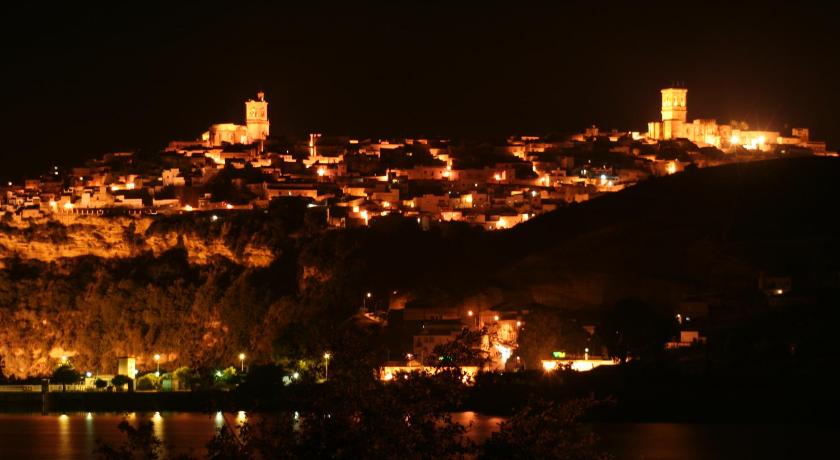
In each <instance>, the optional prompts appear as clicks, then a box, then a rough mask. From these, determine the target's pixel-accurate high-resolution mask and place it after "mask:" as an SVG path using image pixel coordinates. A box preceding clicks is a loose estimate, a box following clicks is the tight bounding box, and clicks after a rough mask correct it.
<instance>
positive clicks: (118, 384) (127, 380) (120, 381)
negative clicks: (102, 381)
mask: <svg viewBox="0 0 840 460" xmlns="http://www.w3.org/2000/svg"><path fill="white" fill-rule="evenodd" d="M133 382H134V380H132V379H131V377H129V376H127V375H122V374H117V375H115V376H114V378H112V379H111V385H114V387H115V388H117V389H119V390H121V389H122V388H123V387H124V386H125V385H130V384H132V383H133Z"/></svg>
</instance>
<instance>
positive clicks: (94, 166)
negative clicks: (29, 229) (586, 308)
mask: <svg viewBox="0 0 840 460" xmlns="http://www.w3.org/2000/svg"><path fill="white" fill-rule="evenodd" d="M686 97H687V90H686V89H684V88H666V89H663V90H662V121H655V122H651V123H649V125H648V132H647V133H644V134H642V133H639V132H632V131H629V132H618V131H610V132H603V131H601V130H599V129H598V128H596V127H592V128H588V129H587V130H585V132H583V133H578V134H573V135H570V136H545V137H543V136H518V137H511V138H508V139H507V140H506V141H505V142H502V143H496V144H481V145H473V146H468V145H465V144H453V143H452V142H450V141H449V140H446V139H422V138H421V139H411V138H402V139H355V138H351V137H327V136H322V135H321V134H311V135H309V136H308V138H306V139H303V140H301V141H297V142H296V141H287V140H282V139H272V138H270V137H269V129H270V122H269V119H268V102H267V101H266V99H265V95H264V94H263V93H262V92H260V93H258V95H257V98H256V99H254V100H248V101H246V102H245V124H243V125H240V124H235V123H222V124H215V125H212V126H211V127H210V128H209V129H208V130H207V131H206V132H205V133H203V134H202V135H201V136H200V137H198V138H197V139H195V140H189V141H173V142H171V143H170V145H169V146H168V148H167V149H166V151H165V152H163V153H162V154H161V155H160V158H159V159H158V160H159V161H158V164H157V165H156V166H154V167H150V166H149V165H148V159H141V158H137V157H136V155H135V154H134V153H131V152H124V153H112V154H108V155H105V156H104V157H103V158H101V159H99V160H95V161H91V162H89V163H88V164H87V165H86V166H83V167H77V168H72V169H71V170H69V171H61V170H59V168H58V167H55V169H54V170H53V171H50V173H49V174H46V175H44V176H42V177H40V178H38V179H32V180H26V181H25V182H24V183H22V184H20V183H9V184H6V185H5V186H4V187H2V196H0V214H3V215H11V216H13V217H14V218H17V219H26V218H37V217H44V216H50V215H59V216H60V215H67V214H96V215H109V214H116V213H119V214H129V215H132V214H134V215H141V214H156V213H162V214H167V213H184V212H195V211H214V212H215V211H225V210H241V209H253V208H261V207H266V206H268V203H269V202H270V201H271V200H272V199H275V198H278V197H303V198H305V199H307V200H309V201H310V205H311V206H318V207H323V208H324V209H325V210H326V215H327V221H328V224H329V225H330V226H333V227H346V226H358V225H367V224H368V223H369V222H370V220H371V219H374V218H376V217H380V216H386V215H389V214H392V213H398V214H401V215H404V216H407V217H411V218H416V219H417V221H418V222H419V223H420V224H421V225H423V226H424V227H426V226H429V225H433V224H434V223H436V222H441V221H463V222H467V223H470V224H473V225H477V226H482V227H484V228H486V229H489V230H495V229H505V228H510V227H512V226H514V225H517V224H519V223H521V222H524V221H527V220H528V219H531V218H533V217H534V216H536V215H539V214H542V213H545V212H548V211H551V210H553V209H556V208H557V207H560V206H564V205H565V204H567V203H574V202H581V201H586V200H588V199H591V198H593V197H595V196H598V195H600V194H603V193H608V192H612V191H618V190H621V189H622V188H624V187H627V186H629V185H632V184H635V183H636V182H638V181H640V180H643V179H645V178H647V177H649V176H652V175H664V174H671V173H675V172H678V171H680V170H682V169H684V168H685V167H687V166H689V165H692V164H693V165H695V166H698V167H704V166H711V165H716V164H721V163H726V162H733V161H750V160H753V159H759V158H767V157H768V156H772V155H780V154H785V153H786V151H785V150H784V149H782V150H779V148H780V147H785V146H789V147H795V148H797V149H800V150H799V151H807V152H809V153H814V154H829V153H830V152H826V148H825V143H820V142H814V141H811V140H810V139H809V132H808V129H807V128H797V129H794V130H793V132H792V135H791V136H782V135H780V134H779V133H778V132H773V131H756V130H750V129H748V127H747V126H746V125H745V124H743V123H732V124H728V125H718V124H717V123H716V122H715V121H714V120H694V121H693V122H688V121H687V104H686ZM666 142H672V143H677V144H679V145H680V149H681V152H683V153H684V154H681V155H678V156H674V155H673V154H672V153H667V152H666V150H667V149H664V148H662V145H663V143H666ZM703 147H716V148H720V149H722V153H723V152H726V153H725V155H723V157H708V156H706V155H704V154H703V153H702V148H703ZM219 181H227V182H228V183H229V184H230V187H233V188H234V189H236V190H238V191H239V193H235V194H233V196H221V195H220V194H219V192H218V189H219V187H214V186H213V185H214V184H217V183H218V182H219Z"/></svg>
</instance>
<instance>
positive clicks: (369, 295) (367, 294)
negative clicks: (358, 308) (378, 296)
mask: <svg viewBox="0 0 840 460" xmlns="http://www.w3.org/2000/svg"><path fill="white" fill-rule="evenodd" d="M370 297H371V293H370V291H368V292H366V293H365V295H363V296H362V310H364V311H365V313H367V301H368V299H369V298H370Z"/></svg>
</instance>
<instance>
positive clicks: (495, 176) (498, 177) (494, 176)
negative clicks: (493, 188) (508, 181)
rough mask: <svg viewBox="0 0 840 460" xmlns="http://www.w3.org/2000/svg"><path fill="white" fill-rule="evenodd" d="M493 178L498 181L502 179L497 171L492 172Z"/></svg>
mask: <svg viewBox="0 0 840 460" xmlns="http://www.w3.org/2000/svg"><path fill="white" fill-rule="evenodd" d="M493 179H494V180H495V181H496V182H498V181H500V180H502V175H501V174H499V173H496V174H493Z"/></svg>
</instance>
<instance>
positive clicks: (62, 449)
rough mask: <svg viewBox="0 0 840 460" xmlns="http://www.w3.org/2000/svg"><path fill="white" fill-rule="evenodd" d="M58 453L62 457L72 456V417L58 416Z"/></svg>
mask: <svg viewBox="0 0 840 460" xmlns="http://www.w3.org/2000/svg"><path fill="white" fill-rule="evenodd" d="M58 454H59V456H60V457H61V458H70V457H69V455H70V417H68V416H67V414H61V415H59V416H58Z"/></svg>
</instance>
